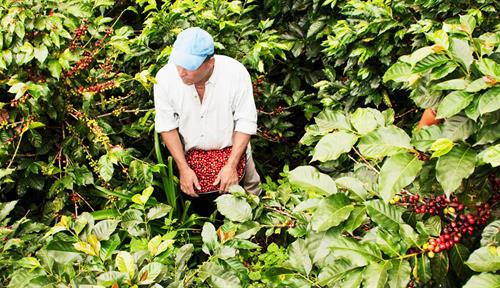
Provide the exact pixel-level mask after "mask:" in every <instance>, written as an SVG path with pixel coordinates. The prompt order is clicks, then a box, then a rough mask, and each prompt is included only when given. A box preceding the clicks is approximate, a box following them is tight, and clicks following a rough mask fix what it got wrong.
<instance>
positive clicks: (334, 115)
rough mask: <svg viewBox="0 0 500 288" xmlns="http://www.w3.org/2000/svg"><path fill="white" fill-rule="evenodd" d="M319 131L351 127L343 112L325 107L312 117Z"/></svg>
mask: <svg viewBox="0 0 500 288" xmlns="http://www.w3.org/2000/svg"><path fill="white" fill-rule="evenodd" d="M314 120H315V121H316V124H317V125H318V128H319V130H320V131H326V132H329V131H332V130H335V129H345V130H349V129H351V125H350V124H349V122H348V121H347V118H346V117H345V114H344V113H343V112H342V111H340V110H331V109H325V110H323V111H321V113H319V114H318V116H316V117H315V118H314Z"/></svg>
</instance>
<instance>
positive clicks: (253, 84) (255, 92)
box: [252, 77, 264, 96]
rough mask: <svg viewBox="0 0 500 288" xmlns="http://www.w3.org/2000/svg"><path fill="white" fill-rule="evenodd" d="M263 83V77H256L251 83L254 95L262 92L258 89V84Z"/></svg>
mask: <svg viewBox="0 0 500 288" xmlns="http://www.w3.org/2000/svg"><path fill="white" fill-rule="evenodd" d="M263 83H264V77H258V78H257V80H256V81H255V82H254V83H252V88H253V95H254V96H259V95H260V94H261V92H262V90H261V89H260V86H262V84H263Z"/></svg>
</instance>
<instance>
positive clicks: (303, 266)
mask: <svg viewBox="0 0 500 288" xmlns="http://www.w3.org/2000/svg"><path fill="white" fill-rule="evenodd" d="M284 265H285V267H289V268H292V269H294V270H295V271H298V272H300V273H301V274H303V275H306V276H308V275H309V273H311V270H312V261H311V258H310V257H309V252H308V251H307V247H306V242H305V241H304V239H300V238H299V239H297V240H295V242H293V243H292V244H291V245H290V247H289V248H288V260H287V261H286V262H285V263H284Z"/></svg>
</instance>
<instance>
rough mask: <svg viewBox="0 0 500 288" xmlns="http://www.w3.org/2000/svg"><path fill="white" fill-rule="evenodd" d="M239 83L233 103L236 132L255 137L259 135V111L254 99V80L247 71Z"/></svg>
mask: <svg viewBox="0 0 500 288" xmlns="http://www.w3.org/2000/svg"><path fill="white" fill-rule="evenodd" d="M238 82H239V83H238V84H239V85H238V86H237V87H238V88H237V89H236V91H237V93H236V95H235V98H234V101H233V111H234V131H238V132H242V133H246V134H250V135H254V134H256V133H257V110H256V109H255V101H254V98H253V90H252V80H251V79H250V75H249V74H248V72H247V71H245V73H243V75H242V77H241V79H239V81H238Z"/></svg>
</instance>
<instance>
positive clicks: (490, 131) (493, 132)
mask: <svg viewBox="0 0 500 288" xmlns="http://www.w3.org/2000/svg"><path fill="white" fill-rule="evenodd" d="M498 139H500V122H496V123H495V124H492V125H486V126H483V127H482V128H481V129H480V130H479V132H477V134H476V143H474V146H477V145H484V144H490V143H493V142H495V141H497V140H498Z"/></svg>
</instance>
